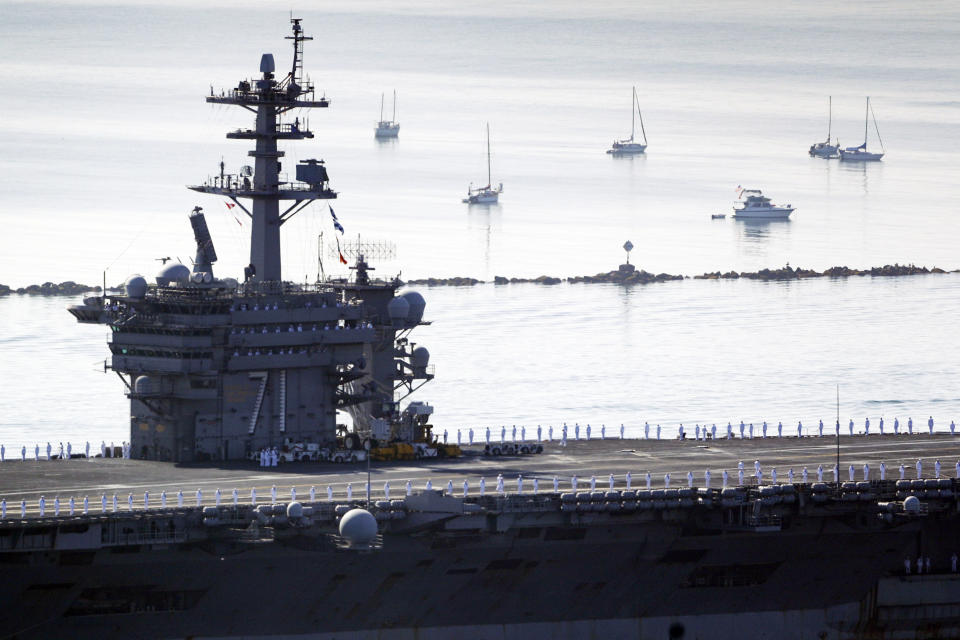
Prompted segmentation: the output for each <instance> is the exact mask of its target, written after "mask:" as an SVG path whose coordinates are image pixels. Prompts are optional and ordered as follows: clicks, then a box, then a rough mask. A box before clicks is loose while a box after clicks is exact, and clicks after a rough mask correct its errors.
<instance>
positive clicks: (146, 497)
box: [143, 491, 150, 511]
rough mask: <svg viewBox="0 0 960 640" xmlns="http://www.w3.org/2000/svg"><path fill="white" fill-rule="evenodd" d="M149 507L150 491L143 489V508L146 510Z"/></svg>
mask: <svg viewBox="0 0 960 640" xmlns="http://www.w3.org/2000/svg"><path fill="white" fill-rule="evenodd" d="M149 508H150V492H149V491H144V492H143V509H144V510H145V511H146V510H147V509H149Z"/></svg>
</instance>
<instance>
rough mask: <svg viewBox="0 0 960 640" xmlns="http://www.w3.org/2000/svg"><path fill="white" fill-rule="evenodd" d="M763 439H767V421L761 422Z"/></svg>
mask: <svg viewBox="0 0 960 640" xmlns="http://www.w3.org/2000/svg"><path fill="white" fill-rule="evenodd" d="M763 437H764V438H766V437H767V421H766V420H764V421H763Z"/></svg>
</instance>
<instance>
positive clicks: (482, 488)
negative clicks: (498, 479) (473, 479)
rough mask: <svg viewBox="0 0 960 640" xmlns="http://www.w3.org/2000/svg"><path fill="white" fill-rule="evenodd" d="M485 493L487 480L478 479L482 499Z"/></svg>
mask: <svg viewBox="0 0 960 640" xmlns="http://www.w3.org/2000/svg"><path fill="white" fill-rule="evenodd" d="M486 492H487V479H486V478H480V497H481V498H482V497H483V494H484V493H486Z"/></svg>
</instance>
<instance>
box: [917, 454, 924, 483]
mask: <svg viewBox="0 0 960 640" xmlns="http://www.w3.org/2000/svg"><path fill="white" fill-rule="evenodd" d="M922 477H923V460H921V459H920V458H917V478H918V479H919V478H922Z"/></svg>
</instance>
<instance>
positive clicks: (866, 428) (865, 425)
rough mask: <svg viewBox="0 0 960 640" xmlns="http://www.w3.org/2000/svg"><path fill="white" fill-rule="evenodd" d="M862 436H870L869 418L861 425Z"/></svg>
mask: <svg viewBox="0 0 960 640" xmlns="http://www.w3.org/2000/svg"><path fill="white" fill-rule="evenodd" d="M863 435H865V436H868V435H870V418H869V417H867V419H866V420H865V421H864V423H863Z"/></svg>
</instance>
